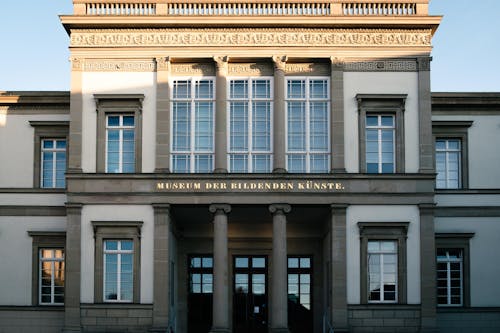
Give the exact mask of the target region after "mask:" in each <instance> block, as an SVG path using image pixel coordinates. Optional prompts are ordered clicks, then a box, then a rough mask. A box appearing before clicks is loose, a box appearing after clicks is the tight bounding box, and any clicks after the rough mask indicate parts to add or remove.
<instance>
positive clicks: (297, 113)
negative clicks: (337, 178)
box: [286, 78, 330, 173]
mask: <svg viewBox="0 0 500 333" xmlns="http://www.w3.org/2000/svg"><path fill="white" fill-rule="evenodd" d="M286 109H287V169H288V171H289V172H301V173H304V172H311V173H326V172H329V166H330V162H329V161H330V154H329V152H330V143H329V142H330V139H329V138H330V131H329V126H330V87H329V79H328V78H297V79H295V78H290V79H287V80H286Z"/></svg>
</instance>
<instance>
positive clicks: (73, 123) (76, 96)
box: [68, 58, 85, 173]
mask: <svg viewBox="0 0 500 333" xmlns="http://www.w3.org/2000/svg"><path fill="white" fill-rule="evenodd" d="M70 61H71V88H70V89H71V91H70V94H71V95H70V107H69V110H70V122H69V143H68V151H69V153H68V173H80V172H82V121H83V119H82V114H83V91H82V72H83V66H84V63H85V59H83V58H70Z"/></svg>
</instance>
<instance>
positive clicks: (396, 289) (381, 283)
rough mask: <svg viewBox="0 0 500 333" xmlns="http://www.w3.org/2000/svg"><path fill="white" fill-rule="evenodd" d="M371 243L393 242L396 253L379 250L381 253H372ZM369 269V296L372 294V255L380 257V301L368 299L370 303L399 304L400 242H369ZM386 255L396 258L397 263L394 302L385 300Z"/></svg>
mask: <svg viewBox="0 0 500 333" xmlns="http://www.w3.org/2000/svg"><path fill="white" fill-rule="evenodd" d="M371 242H377V243H383V242H391V243H394V249H395V250H394V251H384V250H379V251H373V252H372V251H370V250H369V248H370V246H369V244H370V243H371ZM367 254H368V261H367V262H368V267H367V276H368V281H367V283H368V294H369V293H370V259H369V257H370V255H379V256H380V263H379V265H380V267H379V268H380V271H379V278H380V300H370V299H369V297H368V303H397V302H398V278H399V277H398V255H399V254H398V241H397V240H369V241H368V253H367ZM386 255H394V256H395V257H396V260H395V261H396V262H395V274H396V279H395V285H394V300H385V299H384V297H385V296H384V282H385V280H384V273H385V272H384V258H385V256H386Z"/></svg>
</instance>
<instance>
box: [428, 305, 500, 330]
mask: <svg viewBox="0 0 500 333" xmlns="http://www.w3.org/2000/svg"><path fill="white" fill-rule="evenodd" d="M437 323H438V327H439V332H440V333H498V332H500V308H480V309H474V308H473V309H443V310H441V309H440V310H438V314H437Z"/></svg>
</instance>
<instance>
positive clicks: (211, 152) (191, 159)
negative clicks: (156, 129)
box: [169, 76, 217, 173]
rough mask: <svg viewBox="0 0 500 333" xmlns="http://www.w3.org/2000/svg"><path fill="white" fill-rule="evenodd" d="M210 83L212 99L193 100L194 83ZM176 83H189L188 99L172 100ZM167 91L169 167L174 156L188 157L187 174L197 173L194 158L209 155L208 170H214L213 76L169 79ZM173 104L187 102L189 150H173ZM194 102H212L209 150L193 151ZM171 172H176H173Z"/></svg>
mask: <svg viewBox="0 0 500 333" xmlns="http://www.w3.org/2000/svg"><path fill="white" fill-rule="evenodd" d="M202 80H203V81H205V80H207V81H211V82H212V98H195V96H196V94H195V89H196V85H195V83H196V82H197V81H202ZM176 81H189V82H190V89H191V94H190V97H189V98H174V85H175V82H176ZM169 86H170V88H169V90H170V96H171V102H172V103H170V104H171V105H170V165H171V166H172V169H173V168H174V156H175V155H188V156H189V170H188V172H189V173H198V172H199V171H197V170H196V156H199V155H209V156H210V157H211V167H210V169H211V170H213V169H214V165H215V153H214V152H215V113H216V107H215V100H216V91H217V90H216V89H217V87H216V78H215V76H189V77H182V76H176V77H175V78H171V79H170V82H169ZM174 102H189V104H190V107H189V122H190V123H189V127H190V136H189V150H174ZM196 102H212V110H213V112H212V124H213V126H212V149H211V150H200V151H196V150H195V138H196V131H195V125H196V122H195V120H196V108H195V104H196ZM173 172H178V171H175V170H173Z"/></svg>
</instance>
